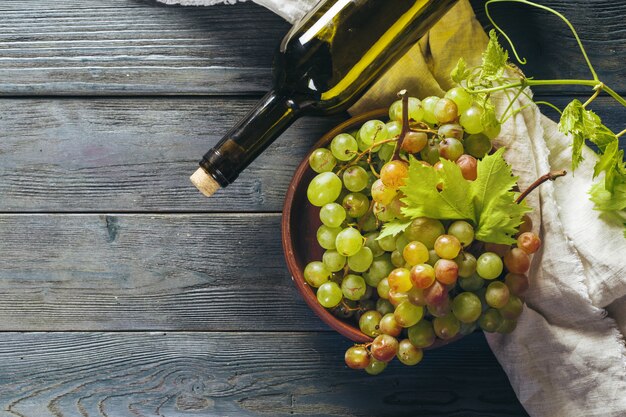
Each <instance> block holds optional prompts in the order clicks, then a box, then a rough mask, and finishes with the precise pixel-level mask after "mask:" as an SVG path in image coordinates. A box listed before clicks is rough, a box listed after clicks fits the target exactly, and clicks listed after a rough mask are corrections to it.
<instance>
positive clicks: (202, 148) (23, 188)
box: [0, 97, 624, 212]
mask: <svg viewBox="0 0 626 417" xmlns="http://www.w3.org/2000/svg"><path fill="white" fill-rule="evenodd" d="M549 99H550V100H552V101H554V102H555V103H557V104H559V105H561V106H564V105H565V103H566V102H567V99H564V98H560V97H549ZM253 103H254V100H249V99H246V100H242V99H226V98H209V99H197V98H190V99H157V98H145V99H114V98H110V99H97V100H87V99H5V100H0V123H1V124H2V129H0V195H2V198H0V211H3V212H51V211H52V212H85V211H98V212H111V211H113V212H116V211H117V212H119V211H150V212H172V211H186V212H189V211H231V210H237V211H246V212H249V211H273V212H276V211H280V210H281V209H282V204H283V200H284V195H285V192H286V190H287V186H288V184H289V181H290V180H291V176H292V173H293V172H294V170H295V168H296V166H297V165H298V164H299V163H300V161H301V159H302V158H303V157H304V156H305V154H306V153H307V151H308V150H309V148H310V147H311V146H312V145H313V143H315V141H317V139H318V138H319V137H320V136H321V135H322V133H323V132H325V131H327V130H328V129H330V128H331V126H333V125H334V124H336V123H337V122H338V121H339V120H340V118H338V117H335V118H331V119H324V118H305V119H303V120H300V121H298V122H297V123H296V124H295V125H294V126H293V127H291V128H290V129H289V130H288V131H287V132H286V133H285V134H284V135H283V136H282V137H280V138H279V139H278V140H277V141H276V142H275V143H274V144H273V145H272V146H271V147H270V148H269V149H268V150H267V151H266V152H264V153H263V155H262V156H261V157H260V158H259V159H257V160H256V161H255V162H254V163H253V164H252V165H251V167H250V168H249V169H248V170H246V171H245V172H244V173H243V174H242V175H241V177H240V178H239V179H238V180H237V181H236V182H235V183H234V184H233V185H231V186H230V187H228V188H226V189H224V190H221V191H219V192H218V194H217V195H216V196H215V198H211V199H207V198H204V197H203V196H202V195H201V194H200V193H199V192H198V191H197V190H196V189H195V187H193V186H192V185H191V183H190V182H189V179H188V177H189V175H190V174H191V173H192V172H193V171H194V170H195V169H196V167H197V161H198V160H199V159H200V158H201V157H202V155H203V154H204V152H206V151H207V150H208V149H209V148H210V147H211V146H212V145H214V144H215V143H216V142H217V141H218V140H219V139H220V138H221V135H222V134H223V133H224V132H225V131H226V129H228V127H229V126H230V125H231V124H233V123H234V122H235V121H236V120H237V119H238V118H240V117H241V116H243V115H244V114H245V113H246V112H247V110H248V109H249V108H250V107H251V106H252V105H253ZM594 108H595V109H596V111H597V112H598V113H599V114H601V115H603V117H604V118H605V119H606V121H607V123H608V124H609V126H611V127H613V128H615V130H616V131H619V130H622V129H623V128H624V122H623V118H622V115H621V114H622V110H620V109H619V107H617V106H616V105H615V104H613V102H612V101H611V100H608V99H598V102H597V104H596V103H594Z"/></svg>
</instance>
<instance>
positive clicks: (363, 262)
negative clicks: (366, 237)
mask: <svg viewBox="0 0 626 417" xmlns="http://www.w3.org/2000/svg"><path fill="white" fill-rule="evenodd" d="M373 260H374V255H373V254H372V250H371V249H370V248H368V247H365V246H363V247H362V248H361V249H360V250H359V251H358V252H357V253H355V254H354V255H352V256H350V257H349V258H348V267H350V269H351V270H353V271H354V272H365V271H367V270H368V269H369V267H370V265H372V261H373Z"/></svg>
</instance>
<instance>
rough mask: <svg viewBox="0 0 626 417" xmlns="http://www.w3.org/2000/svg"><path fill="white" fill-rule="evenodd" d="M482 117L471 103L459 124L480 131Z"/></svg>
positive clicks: (478, 108)
mask: <svg viewBox="0 0 626 417" xmlns="http://www.w3.org/2000/svg"><path fill="white" fill-rule="evenodd" d="M482 117H483V109H481V108H480V107H478V106H476V105H473V106H471V107H470V108H469V109H467V110H465V111H464V112H462V113H461V117H460V118H459V123H460V124H461V126H463V129H465V131H466V132H467V133H469V134H470V135H473V134H475V133H480V132H482V131H483V123H482ZM333 154H334V152H333ZM335 156H337V155H335Z"/></svg>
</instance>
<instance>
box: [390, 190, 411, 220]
mask: <svg viewBox="0 0 626 417" xmlns="http://www.w3.org/2000/svg"><path fill="white" fill-rule="evenodd" d="M404 197H405V195H404V194H403V193H402V192H399V193H398V194H397V195H396V196H395V197H394V198H393V200H392V201H391V203H389V205H388V206H387V207H388V208H389V211H391V213H392V214H393V215H394V216H395V217H396V218H397V219H398V220H400V221H403V222H404V221H408V220H409V219H408V218H407V217H406V216H405V215H404V213H402V209H403V208H404V207H406V204H405V203H404V202H403V201H402V199H403V198H404Z"/></svg>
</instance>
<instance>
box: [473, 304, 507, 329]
mask: <svg viewBox="0 0 626 417" xmlns="http://www.w3.org/2000/svg"><path fill="white" fill-rule="evenodd" d="M501 324H502V315H500V312H499V311H498V310H496V309H495V308H490V309H488V310H487V311H485V312H484V313H483V314H482V315H481V316H480V319H479V320H478V325H479V326H480V328H481V329H483V330H484V331H486V332H490V333H493V332H495V331H496V330H498V328H499V327H500V325H501Z"/></svg>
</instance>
